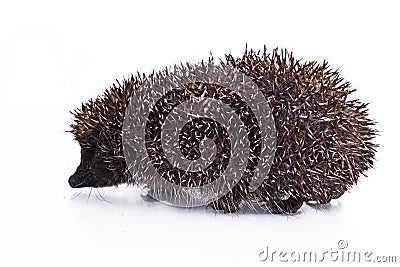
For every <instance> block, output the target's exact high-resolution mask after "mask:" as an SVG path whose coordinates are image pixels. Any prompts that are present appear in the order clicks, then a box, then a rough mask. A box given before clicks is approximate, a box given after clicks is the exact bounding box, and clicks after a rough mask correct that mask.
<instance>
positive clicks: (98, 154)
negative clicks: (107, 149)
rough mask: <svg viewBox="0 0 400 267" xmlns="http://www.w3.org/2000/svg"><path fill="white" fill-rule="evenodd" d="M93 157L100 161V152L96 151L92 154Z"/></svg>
mask: <svg viewBox="0 0 400 267" xmlns="http://www.w3.org/2000/svg"><path fill="white" fill-rule="evenodd" d="M94 157H95V158H96V159H101V157H102V155H101V153H100V152H98V151H96V152H95V153H94Z"/></svg>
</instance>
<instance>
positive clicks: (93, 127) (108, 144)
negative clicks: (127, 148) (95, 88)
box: [68, 90, 128, 188]
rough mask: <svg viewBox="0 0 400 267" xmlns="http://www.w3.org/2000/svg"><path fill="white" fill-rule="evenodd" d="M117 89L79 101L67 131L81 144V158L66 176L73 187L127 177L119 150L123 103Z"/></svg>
mask: <svg viewBox="0 0 400 267" xmlns="http://www.w3.org/2000/svg"><path fill="white" fill-rule="evenodd" d="M118 92H121V91H119V90H113V91H106V93H105V95H104V97H103V98H101V99H100V98H98V99H96V100H94V101H93V100H90V101H88V102H87V103H86V104H82V107H81V108H80V109H77V110H75V111H74V112H73V113H72V114H73V115H74V117H75V120H74V123H73V124H72V125H71V128H72V130H70V132H71V133H72V134H73V135H74V136H75V139H76V140H77V141H78V143H79V145H80V147H81V162H80V164H79V166H78V168H77V169H76V172H75V173H74V174H73V175H72V176H71V177H70V178H69V181H68V182H69V185H70V186H71V187H73V188H81V187H106V186H116V185H118V184H121V183H125V182H127V180H128V173H127V172H126V171H125V170H126V163H125V160H124V157H123V151H122V145H121V142H122V135H121V125H122V122H121V121H122V119H123V112H124V105H125V103H126V101H123V99H122V96H121V95H119V94H118Z"/></svg>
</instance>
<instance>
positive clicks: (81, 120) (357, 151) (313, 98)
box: [71, 49, 376, 213]
mask: <svg viewBox="0 0 400 267" xmlns="http://www.w3.org/2000/svg"><path fill="white" fill-rule="evenodd" d="M221 64H226V65H229V66H231V67H233V68H237V69H239V70H240V71H242V72H243V73H244V74H245V75H247V76H248V77H250V78H251V79H252V80H253V82H254V83H255V84H256V85H258V86H259V88H260V89H261V90H262V92H263V94H264V96H265V98H266V99H267V101H268V103H269V104H270V107H271V110H272V113H273V116H274V119H275V126H276V130H277V150H276V152H275V158H274V161H273V165H272V167H271V169H270V172H269V175H268V177H265V180H264V182H263V184H262V185H261V186H260V187H259V188H258V189H257V190H256V191H255V192H249V190H248V188H247V187H246V184H244V183H239V184H238V186H237V187H235V188H233V190H232V192H230V193H228V194H227V195H225V196H223V197H222V198H220V199H219V200H217V201H215V202H213V203H210V206H211V207H213V208H215V209H222V210H224V211H225V212H234V211H236V210H238V209H239V208H240V207H241V205H247V206H249V207H251V208H255V206H259V207H261V208H265V209H267V210H269V211H271V212H273V213H294V212H296V211H297V210H298V209H299V208H300V207H301V205H302V204H303V202H304V201H306V202H307V201H314V202H316V203H319V204H325V203H328V202H329V201H330V200H331V199H333V198H338V197H340V196H341V195H342V194H343V193H344V192H345V191H346V190H347V189H349V188H350V187H351V186H352V185H354V184H356V183H357V180H358V178H359V176H360V175H361V174H364V172H365V171H366V170H367V169H368V168H370V167H372V164H373V160H374V156H375V148H376V145H375V144H373V143H372V142H371V139H373V138H374V137H375V135H376V131H375V130H374V129H373V128H372V127H371V126H372V125H373V124H374V122H373V121H372V120H370V119H369V118H368V117H367V104H363V103H361V102H360V101H359V100H347V97H348V95H349V94H350V93H352V92H353V91H354V89H351V88H350V84H349V83H348V82H345V81H344V80H343V78H341V77H340V75H339V72H338V71H337V70H332V69H331V68H330V67H329V66H328V64H327V62H323V63H322V64H318V63H317V62H315V61H311V62H301V61H300V60H295V59H294V58H293V56H292V53H289V52H288V51H286V50H284V51H281V52H280V53H279V52H278V49H275V50H274V51H273V52H272V53H267V52H266V49H264V52H263V53H260V52H254V51H252V50H251V51H247V50H246V52H245V54H244V55H243V57H241V58H236V59H235V58H234V57H233V56H232V55H231V54H229V55H227V56H226V59H225V61H224V62H221ZM144 80H146V76H144V75H143V76H140V75H136V76H131V78H130V79H128V80H124V81H123V82H122V84H121V83H117V84H114V85H113V86H112V87H111V88H110V89H108V90H107V91H106V92H105V93H104V95H103V96H102V97H99V98H97V99H96V100H94V101H89V102H88V103H86V104H83V105H82V107H81V108H80V109H78V110H76V111H75V112H74V113H73V114H74V116H75V122H74V124H72V125H71V127H72V130H71V132H72V133H73V134H74V136H75V138H76V140H77V141H78V142H79V143H80V145H81V146H82V147H87V148H96V149H97V150H100V151H101V152H102V155H103V158H104V162H105V163H106V165H107V168H108V169H109V170H111V171H112V173H113V175H112V178H110V179H112V181H110V183H109V185H117V184H120V183H125V182H127V183H134V181H133V180H132V178H131V176H130V175H129V173H128V172H127V170H126V162H125V159H124V157H123V151H122V132H121V131H122V124H123V119H124V112H125V109H126V108H127V105H128V104H129V99H130V96H131V95H132V92H133V91H134V90H135V89H136V88H138V87H139V86H140V85H141V84H142V82H143V81H144Z"/></svg>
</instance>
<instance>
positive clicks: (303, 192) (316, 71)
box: [226, 49, 376, 213]
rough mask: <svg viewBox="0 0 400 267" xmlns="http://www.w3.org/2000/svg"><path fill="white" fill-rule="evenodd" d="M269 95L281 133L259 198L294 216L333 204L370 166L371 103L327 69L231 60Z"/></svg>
mask: <svg viewBox="0 0 400 267" xmlns="http://www.w3.org/2000/svg"><path fill="white" fill-rule="evenodd" d="M226 61H227V64H229V65H231V66H232V67H234V68H238V69H240V70H241V71H243V72H244V73H245V74H246V75H248V76H249V77H251V78H252V79H253V81H254V82H255V83H256V84H257V85H258V86H259V87H260V89H261V90H262V91H263V93H264V96H265V97H266V98H267V99H268V102H269V103H270V106H271V109H272V113H273V115H274V118H275V125H276V130H277V135H278V136H277V149H276V152H275V158H274V163H273V165H272V167H271V170H270V172H269V175H268V178H267V179H265V181H264V183H263V184H262V186H261V187H259V188H258V190H257V191H256V192H255V194H254V195H253V196H254V197H255V198H256V199H257V200H259V201H261V202H262V203H265V205H266V206H267V207H268V208H269V209H270V210H271V211H272V212H276V213H282V212H289V213H291V212H295V211H296V210H297V209H298V208H299V207H300V206H301V204H302V203H303V201H315V202H317V203H320V204H325V203H328V202H329V201H330V200H331V199H334V198H338V197H340V196H341V195H342V194H343V193H344V192H345V191H346V190H347V189H349V188H350V187H351V186H352V185H354V184H356V183H357V180H358V178H359V176H360V174H364V172H365V171H366V170H367V169H368V168H370V167H372V164H373V159H374V156H375V151H376V150H375V148H376V145H375V144H373V143H372V142H371V139H372V138H374V137H375V135H376V130H374V129H373V128H371V126H372V125H373V124H374V122H373V121H372V120H371V119H369V118H368V117H367V104H364V103H361V102H360V101H359V100H347V97H348V95H349V94H350V93H352V92H354V91H355V90H354V89H351V87H350V84H349V83H348V82H346V81H344V79H343V78H341V77H340V75H339V71H338V70H333V69H332V68H330V67H329V65H328V63H327V62H325V61H324V62H323V63H322V64H318V63H317V62H315V61H311V62H304V63H303V62H301V61H300V60H296V59H294V57H293V56H292V53H289V52H288V51H287V50H284V51H281V53H279V52H278V49H275V50H274V51H273V52H272V54H267V53H266V50H265V49H264V53H262V54H261V55H260V52H258V53H256V52H254V51H252V50H251V51H246V52H245V54H244V56H243V57H242V58H238V59H234V58H233V57H232V55H228V56H227V57H226Z"/></svg>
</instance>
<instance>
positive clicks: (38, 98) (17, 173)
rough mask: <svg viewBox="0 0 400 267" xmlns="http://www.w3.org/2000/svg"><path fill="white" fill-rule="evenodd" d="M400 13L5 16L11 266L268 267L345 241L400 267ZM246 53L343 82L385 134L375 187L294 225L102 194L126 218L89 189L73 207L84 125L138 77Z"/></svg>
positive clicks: (328, 7)
mask: <svg viewBox="0 0 400 267" xmlns="http://www.w3.org/2000/svg"><path fill="white" fill-rule="evenodd" d="M399 11H400V9H399V5H398V4H397V3H396V1H375V2H369V1H359V2H357V1H331V2H330V3H328V2H327V1H270V2H268V1H243V2H242V3H235V2H233V1H229V2H226V3H223V2H220V1H215V0H214V1H199V2H197V3H189V1H182V2H170V3H169V2H167V1H159V2H155V1H141V2H137V3H135V2H134V1H126V2H121V1H112V3H111V1H110V3H107V4H106V3H104V2H102V1H93V2H83V1H66V2H65V3H56V1H6V2H4V1H2V2H0V33H1V35H0V92H1V94H0V100H1V103H0V116H1V117H0V118H1V120H0V125H1V126H0V127H1V131H0V135H1V138H0V167H1V168H0V178H1V181H0V205H1V209H0V214H1V219H0V246H1V248H0V265H1V266H141V265H146V266H147V265H150V266H163V265H168V266H207V265H210V264H212V266H218V265H219V266H266V265H273V264H272V263H270V262H260V261H259V258H258V254H259V253H260V252H261V251H262V250H263V249H265V248H266V246H269V248H270V249H272V250H288V251H305V250H318V251H323V250H328V251H329V250H330V249H331V248H333V249H337V242H338V240H341V239H343V240H346V241H347V242H348V244H349V248H348V249H349V250H353V251H372V252H374V255H397V260H398V261H400V254H399V251H398V248H399V228H398V226H399V219H398V214H399V212H398V210H399V185H400V183H399V178H400V177H399V172H398V158H399V157H398V155H399V144H398V132H397V130H398V122H399V120H398V116H397V114H398V111H399V109H398V107H399V103H400V102H399V98H398V97H399V94H398V92H399V89H400V88H399V62H400V56H399V46H400V42H399V37H398V36H399V25H400V20H399ZM246 43H248V45H249V47H250V48H254V49H257V50H258V49H262V48H263V45H264V44H265V45H266V46H267V48H269V49H272V48H274V47H276V46H279V47H283V48H285V47H286V48H288V49H291V50H293V51H294V55H295V56H296V57H302V58H304V59H307V60H318V61H322V60H324V59H327V60H328V61H329V62H330V64H331V65H332V66H333V67H335V68H337V67H339V68H340V69H341V73H342V76H343V77H345V79H346V80H349V81H350V82H351V83H352V86H353V87H354V88H357V89H358V91H357V92H356V93H355V94H354V96H355V97H356V98H360V99H362V100H363V101H366V102H371V104H370V115H371V117H372V118H373V119H375V120H376V121H377V122H378V124H377V126H376V127H377V128H378V129H379V130H380V131H381V132H380V136H379V138H377V139H376V142H377V143H379V144H380V148H379V150H378V153H377V161H376V165H375V168H374V169H372V170H370V171H369V172H368V177H363V178H362V179H361V180H360V183H359V184H358V185H357V186H356V187H354V188H353V189H352V190H351V192H350V193H346V194H345V195H344V196H343V197H342V198H341V199H340V200H339V201H334V202H333V203H332V204H331V205H328V206H327V207H323V208H312V207H308V206H306V205H304V206H303V207H302V209H301V212H300V213H299V214H297V215H294V216H277V215H268V214H264V215H256V214H233V215H223V214H217V213H215V212H213V211H211V210H205V209H203V208H199V209H194V210H184V209H177V208H173V207H167V206H163V205H161V204H158V203H155V204H154V203H153V204H152V203H148V202H145V201H144V200H142V198H141V197H140V195H139V194H140V193H139V192H138V191H136V190H134V189H132V188H129V187H128V188H127V187H126V186H121V187H119V188H117V189H115V188H110V189H102V190H100V192H101V193H102V194H103V195H104V196H105V197H106V198H107V200H108V201H110V202H112V203H107V202H104V201H100V200H98V199H97V198H96V197H95V195H94V192H92V194H91V196H90V198H89V194H88V193H89V190H86V189H85V190H82V192H81V194H80V195H79V196H77V197H76V198H74V199H73V196H74V195H75V193H78V192H80V190H76V189H71V188H69V186H68V183H67V180H68V177H69V175H71V174H72V173H73V172H74V171H75V168H76V167H77V165H78V163H79V157H80V155H79V146H78V144H77V142H75V141H73V138H72V136H71V134H69V133H66V132H65V131H66V130H68V125H69V124H70V123H71V115H70V114H69V111H70V110H72V109H74V108H76V107H78V106H79V105H80V103H81V102H82V101H86V100H87V99H89V98H91V97H96V96H97V95H99V94H101V92H102V91H103V90H104V89H105V88H106V87H108V86H110V85H111V84H112V83H113V82H114V81H115V79H121V78H123V77H126V76H127V75H129V74H130V73H132V72H137V71H139V72H141V73H143V72H144V73H149V72H150V71H151V70H152V69H156V70H157V69H160V68H161V67H162V66H166V65H171V64H174V63H179V62H181V61H198V60H201V59H206V58H207V57H208V56H209V53H210V52H212V53H213V55H214V57H215V58H219V57H223V56H224V53H227V52H232V53H233V54H234V55H236V56H240V55H242V53H243V51H244V49H245V44H246ZM275 263H277V262H275ZM328 263H329V264H330V265H332V266H337V265H340V263H331V262H328ZM287 264H289V263H286V264H284V263H279V262H278V263H277V265H280V266H284V265H287ZM296 265H298V266H300V265H301V264H298V263H297V264H295V265H294V266H296ZM357 265H360V264H357ZM369 265H371V266H372V265H373V264H369ZM380 265H382V264H380ZM394 265H395V264H386V266H394ZM210 266H211V265H210ZM308 266H309V265H308ZM314 266H317V264H314Z"/></svg>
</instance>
